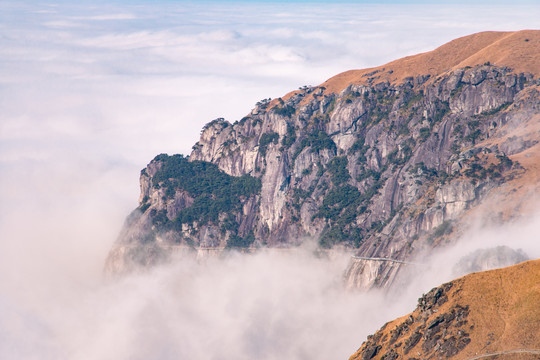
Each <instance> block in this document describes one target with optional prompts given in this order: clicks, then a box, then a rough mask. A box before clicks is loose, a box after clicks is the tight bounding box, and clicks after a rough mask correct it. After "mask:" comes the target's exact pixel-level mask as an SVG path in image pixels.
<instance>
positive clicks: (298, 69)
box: [0, 0, 538, 359]
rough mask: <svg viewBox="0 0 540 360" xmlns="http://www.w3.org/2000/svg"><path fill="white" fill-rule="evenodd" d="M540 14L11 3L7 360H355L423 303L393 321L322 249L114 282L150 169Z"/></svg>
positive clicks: (4, 293) (0, 186)
mask: <svg viewBox="0 0 540 360" xmlns="http://www.w3.org/2000/svg"><path fill="white" fill-rule="evenodd" d="M537 13H538V6H537V5H536V6H535V5H532V4H529V5H527V6H519V5H518V6H515V5H513V6H511V7H510V6H505V5H501V4H498V5H495V6H487V5H474V4H468V5H463V4H461V5H459V6H453V5H427V4H421V5H408V6H406V5H403V4H393V5H368V4H360V3H354V2H353V3H347V4H326V3H324V2H317V3H306V2H302V3H294V2H293V3H283V2H280V3H272V2H226V1H220V2H218V1H216V2H204V3H201V2H187V1H156V2H146V1H139V2H135V1H133V2H131V1H113V2H90V1H88V2H86V1H78V2H73V1H71V2H67V1H60V2H41V1H9V0H8V1H2V2H1V3H0V199H1V201H0V358H6V359H7V358H18V359H63V358H65V359H128V358H129V359H146V358H154V359H179V358H185V359H188V358H189V359H203V358H204V359H244V358H245V359H250V358H254V357H257V358H262V359H284V358H287V359H303V358H311V359H328V358H345V357H346V356H347V355H349V354H350V353H351V352H353V351H354V350H356V348H357V347H358V346H359V345H360V343H361V342H362V341H363V339H364V338H365V336H366V335H367V334H368V333H369V332H371V331H373V330H375V329H376V328H378V327H379V326H380V325H382V323H383V322H385V321H386V320H388V319H389V318H391V317H394V316H397V315H400V314H402V313H403V312H404V311H405V312H407V311H409V310H411V309H412V307H413V306H414V303H415V297H417V296H418V294H416V293H415V294H412V293H411V295H410V296H409V297H408V298H403V299H400V301H399V302H397V304H396V302H395V301H393V300H390V299H387V300H384V301H388V303H384V304H386V305H384V306H381V304H382V303H383V302H382V301H383V300H381V299H380V298H379V297H378V295H376V294H371V295H365V294H364V295H361V294H353V293H345V292H344V291H343V289H342V288H341V287H340V276H341V272H342V270H343V268H344V267H345V266H346V263H347V258H346V257H340V256H338V257H337V258H336V259H333V260H328V259H319V258H316V257H313V256H312V255H311V252H310V251H309V250H305V251H300V250H299V252H298V253H294V254H291V255H288V256H284V255H283V254H280V253H277V254H274V253H262V254H259V255H256V256H252V257H247V258H246V257H234V256H233V257H230V258H227V259H224V260H221V261H217V260H212V261H210V262H209V263H207V264H198V263H195V262H191V261H188V260H185V261H182V262H179V263H175V264H172V265H169V266H167V267H163V268H159V269H156V270H155V271H153V272H152V273H150V274H147V275H143V276H136V277H131V278H128V279H125V280H122V281H120V282H117V283H104V282H103V278H102V268H103V263H104V260H105V257H106V255H107V251H108V249H109V248H110V246H111V244H112V243H113V241H114V239H115V237H116V235H117V234H118V232H119V229H120V227H121V225H122V222H123V220H124V218H125V216H126V215H127V214H128V213H129V211H130V210H131V209H133V208H135V207H136V206H137V198H138V174H139V171H140V169H142V168H143V167H144V166H145V165H146V164H147V163H148V162H149V161H150V160H151V159H152V158H153V157H154V156H155V155H157V154H159V153H163V152H167V153H169V154H172V153H184V154H188V153H189V152H190V149H191V146H192V145H193V144H194V143H195V142H196V141H197V139H198V136H199V132H200V129H201V128H202V126H203V125H204V124H205V123H206V122H208V121H210V120H212V119H214V118H217V117H224V118H226V119H227V120H230V121H234V120H238V119H240V118H242V117H243V116H245V115H246V114H247V113H249V111H250V110H251V108H252V107H253V105H254V104H255V102H257V101H258V100H261V99H263V98H268V97H271V98H275V97H279V96H282V95H284V94H285V93H287V92H289V91H291V90H294V89H296V88H298V87H300V86H303V85H316V84H318V83H321V82H323V81H324V80H326V79H327V78H329V77H330V76H332V75H335V74H337V73H339V72H341V71H345V70H348V69H352V68H365V67H370V66H377V65H380V64H383V63H385V62H388V61H391V60H393V59H396V58H399V57H402V56H406V55H411V54H415V53H418V52H422V51H428V50H431V49H434V48H435V47H437V46H439V45H442V44H443V43H445V42H447V41H449V40H452V39H454V38H456V37H459V36H463V35H467V34H470V33H474V32H478V31H483V30H518V29H523V28H532V27H534V26H536V25H537V16H536V14H537ZM533 224H534V222H533ZM524 237H525V238H526V236H525V235H524ZM493 238H495V237H490V239H493ZM501 242H504V241H503V240H501ZM524 247H526V246H524ZM460 251H462V250H460ZM531 251H533V250H531ZM533 252H534V251H533ZM458 253H459V251H458ZM445 280H446V279H445ZM435 281H439V279H438V278H437V279H431V280H430V281H427V280H426V281H424V282H422V283H421V285H418V289H422V291H425V290H426V288H428V287H429V286H434V285H436V284H437V283H436V282H435ZM415 291H416V290H415ZM373 298H376V299H377V300H376V301H374V300H373Z"/></svg>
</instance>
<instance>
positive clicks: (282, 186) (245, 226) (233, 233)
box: [106, 30, 540, 288]
mask: <svg viewBox="0 0 540 360" xmlns="http://www.w3.org/2000/svg"><path fill="white" fill-rule="evenodd" d="M539 50H540V31H537V30H525V31H518V32H483V33H478V34H474V35H470V36H466V37H463V38H460V39H457V40H454V41H452V42H450V43H448V44H445V45H443V46H441V47H439V48H437V49H435V50H433V51H431V52H427V53H424V54H420V55H416V56H410V57H406V58H403V59H400V60H396V61H393V62H391V63H389V64H386V65H383V66H381V67H378V68H372V69H366V70H353V71H348V72H345V73H342V74H339V75H337V76H335V77H333V78H331V79H329V80H328V81H326V82H325V83H323V84H322V85H320V86H315V87H303V88H301V89H299V90H296V91H293V92H291V93H289V94H287V95H285V96H283V97H282V98H278V99H273V100H270V99H266V100H262V101H260V102H259V103H257V106H256V107H255V108H254V109H253V110H252V111H251V113H250V114H248V115H247V116H246V117H244V118H243V119H241V120H239V121H236V122H234V123H230V122H228V121H225V120H224V119H216V120H214V121H212V122H210V123H208V124H207V125H205V126H204V128H203V130H202V133H201V137H200V140H199V141H198V142H197V143H196V144H195V145H194V146H193V151H192V153H191V154H190V155H189V156H182V155H172V156H169V155H166V154H161V155H158V156H156V157H155V158H154V159H153V160H152V161H151V162H150V163H149V164H148V166H147V167H146V168H145V169H144V170H142V172H141V178H140V181H141V195H140V198H139V207H138V208H137V209H136V210H135V211H133V213H132V214H131V215H130V216H129V217H128V219H127V221H126V224H125V226H124V228H123V230H122V232H121V234H120V236H119V238H118V240H117V242H116V243H115V245H114V246H113V248H112V249H111V252H110V254H109V257H108V259H107V264H106V268H107V270H108V272H110V273H122V272H126V271H130V270H132V269H134V268H137V267H141V266H143V267H144V266H151V265H152V264H155V263H159V262H162V261H166V260H167V259H168V258H169V257H170V256H172V255H173V254H175V253H178V252H180V253H181V252H190V253H197V254H198V255H200V256H206V255H207V254H210V253H219V252H220V251H223V250H224V249H227V248H239V249H242V250H243V251H254V249H256V248H258V247H279V248H287V247H291V246H297V245H298V244H300V243H301V242H303V241H305V240H306V239H311V238H315V239H317V241H318V243H319V246H320V248H321V249H323V250H324V249H332V248H334V247H340V248H345V249H347V250H348V251H351V252H354V253H355V254H356V255H357V256H356V257H355V258H353V259H352V260H351V263H350V265H349V267H348V269H347V271H346V276H347V282H348V285H349V286H350V287H358V288H371V287H374V286H383V287H384V286H389V285H390V284H392V282H393V281H394V280H395V279H396V276H397V275H398V274H399V273H400V271H402V269H403V268H404V267H406V266H408V264H407V263H406V261H404V260H408V259H411V258H412V257H414V256H415V255H417V254H419V253H421V252H425V251H429V250H431V249H433V248H435V247H439V246H443V245H445V244H448V243H451V242H453V241H455V239H456V238H457V237H458V236H459V235H460V234H461V233H463V231H464V230H465V229H467V227H468V226H469V225H470V224H471V223H472V222H476V223H478V222H480V223H483V224H487V225H489V224H490V223H501V222H505V221H510V220H512V219H514V218H516V217H519V216H522V215H523V214H525V213H527V212H528V211H530V209H532V206H533V205H534V204H535V203H536V202H535V201H536V200H537V199H538V197H537V194H540V191H538V190H539V186H540V171H539V166H540V161H539V160H540V159H539V156H540V145H538V143H539V139H540V111H539V106H540V101H539V89H540V80H539V78H538V74H539V73H540V62H539V61H538V58H537V55H538V53H540V52H539ZM205 254H206V255H205ZM380 258H382V259H392V260H398V261H379V260H377V259H380Z"/></svg>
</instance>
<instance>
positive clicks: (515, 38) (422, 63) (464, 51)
mask: <svg viewBox="0 0 540 360" xmlns="http://www.w3.org/2000/svg"><path fill="white" fill-rule="evenodd" d="M539 54H540V30H522V31H515V32H498V31H486V32H480V33H477V34H473V35H468V36H464V37H461V38H458V39H456V40H453V41H450V42H449V43H447V44H444V45H442V46H440V47H438V48H437V49H435V50H433V51H429V52H426V53H422V54H418V55H413V56H407V57H405V58H402V59H399V60H395V61H392V62H390V63H388V64H386V65H382V66H379V67H375V68H368V69H363V70H349V71H346V72H343V73H341V74H338V75H336V76H334V77H332V78H330V79H328V80H327V81H325V82H324V83H322V84H321V85H320V86H322V87H325V88H326V91H325V92H327V93H338V92H340V91H341V90H343V89H344V88H346V87H347V86H349V85H350V84H367V83H379V82H382V81H389V82H390V83H398V82H401V81H402V80H403V79H405V78H407V77H411V76H413V77H414V76H418V75H430V76H432V77H434V76H437V75H441V74H443V73H445V72H447V71H450V70H452V69H456V68H463V67H466V66H475V65H478V64H484V63H486V62H489V63H491V64H493V65H497V66H501V67H505V66H506V67H509V68H511V69H512V70H513V71H514V72H516V73H521V72H529V73H532V74H535V75H538V74H540V61H538V55H539ZM293 93H294V92H293ZM293 93H291V94H293ZM288 96H290V94H289V95H288ZM288 96H286V97H285V98H287V97H288Z"/></svg>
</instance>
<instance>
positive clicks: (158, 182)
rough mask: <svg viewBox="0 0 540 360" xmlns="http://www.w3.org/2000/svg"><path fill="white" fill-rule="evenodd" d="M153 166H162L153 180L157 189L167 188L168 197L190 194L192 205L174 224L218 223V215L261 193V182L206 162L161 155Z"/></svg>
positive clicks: (180, 214) (237, 208)
mask: <svg viewBox="0 0 540 360" xmlns="http://www.w3.org/2000/svg"><path fill="white" fill-rule="evenodd" d="M153 161H154V162H161V167H160V169H159V170H158V171H157V172H156V174H155V175H154V177H153V182H154V186H155V187H156V188H157V187H164V188H165V193H166V196H167V197H172V196H174V193H175V191H176V189H178V190H183V191H185V192H187V193H188V194H189V195H190V196H191V197H192V198H193V199H194V201H193V204H192V205H191V206H190V207H188V208H186V209H183V210H182V211H180V213H179V214H178V217H177V218H176V219H175V220H174V222H175V226H176V227H178V228H181V224H184V223H192V222H194V221H197V222H199V223H206V222H209V221H210V222H215V221H217V220H218V218H219V214H221V213H228V212H231V211H237V210H239V209H240V208H241V206H242V198H248V197H250V196H252V195H256V194H258V193H259V192H260V189H261V180H260V179H258V178H254V177H252V176H249V175H243V176H240V177H235V176H230V175H228V174H226V173H225V172H223V171H221V170H219V168H218V167H217V165H215V164H212V163H209V162H205V161H191V162H190V161H188V159H187V158H185V157H184V156H183V155H173V156H168V155H166V154H161V155H158V156H156V157H155V158H154V160H153Z"/></svg>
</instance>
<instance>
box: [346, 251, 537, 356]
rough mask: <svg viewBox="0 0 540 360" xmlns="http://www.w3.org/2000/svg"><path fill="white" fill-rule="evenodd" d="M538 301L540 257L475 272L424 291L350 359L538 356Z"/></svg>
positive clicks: (368, 339) (370, 337)
mask: <svg viewBox="0 0 540 360" xmlns="http://www.w3.org/2000/svg"><path fill="white" fill-rule="evenodd" d="M538 301H540V260H535V261H529V262H526V263H522V264H519V265H514V266H512V267H508V268H503V269H497V270H491V271H487V272H481V273H474V274H470V275H467V276H465V277H463V278H460V279H457V280H454V281H452V282H449V283H446V284H444V285H441V286H440V287H438V288H434V289H433V290H431V291H430V292H428V293H427V294H425V295H423V296H422V297H421V298H420V299H419V300H418V307H417V308H416V310H415V311H414V312H412V313H411V314H410V315H406V316H404V317H402V318H399V319H397V320H394V321H392V322H389V323H387V324H385V325H384V326H383V327H382V328H381V329H380V330H379V331H377V332H376V333H375V334H374V335H371V336H368V338H367V340H366V341H365V342H364V343H363V344H362V346H361V347H360V349H359V350H358V351H357V352H356V353H355V354H354V355H353V356H351V358H350V359H351V360H370V359H449V358H451V359H456V360H458V359H477V358H478V359H480V358H493V359H495V358H496V359H537V358H538V356H539V354H540V348H539V344H540V332H538V328H539V326H540V312H539V311H538ZM489 354H491V355H492V356H486V357H482V356H483V355H489Z"/></svg>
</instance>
